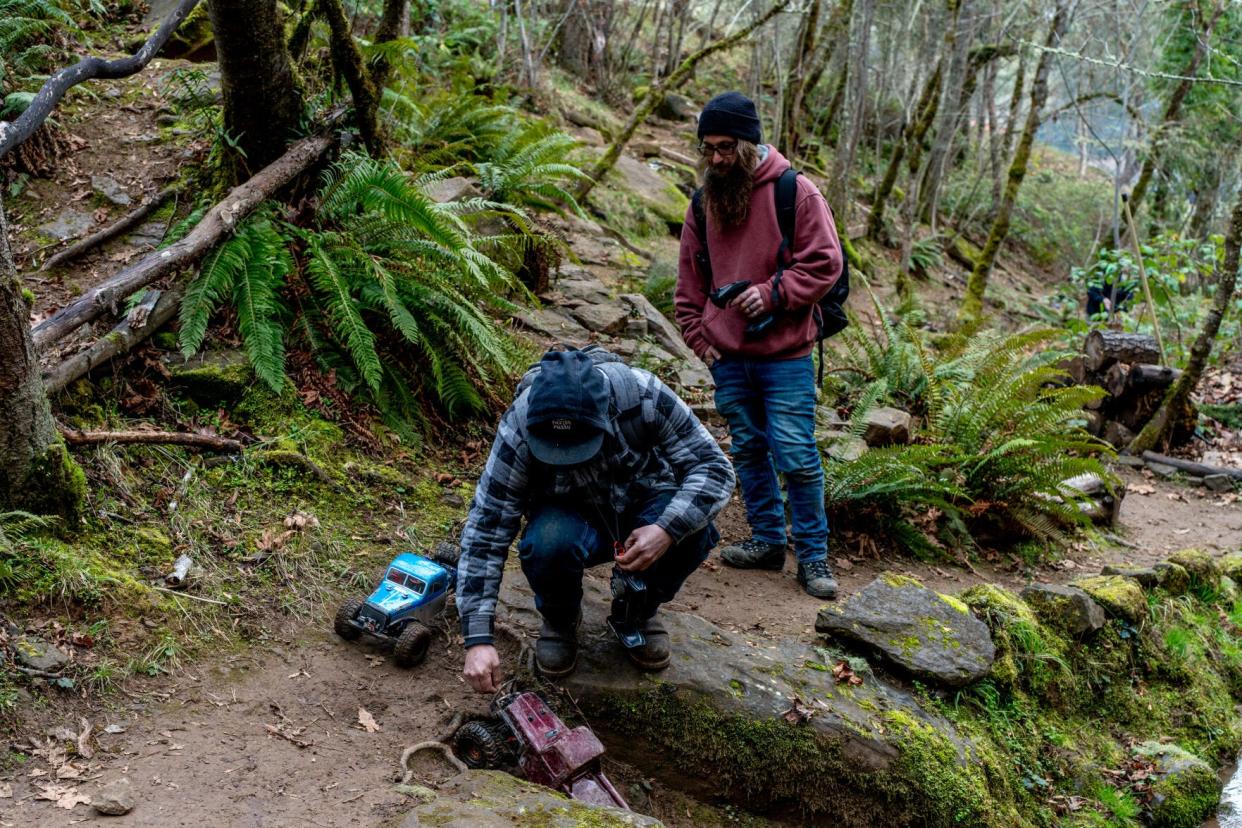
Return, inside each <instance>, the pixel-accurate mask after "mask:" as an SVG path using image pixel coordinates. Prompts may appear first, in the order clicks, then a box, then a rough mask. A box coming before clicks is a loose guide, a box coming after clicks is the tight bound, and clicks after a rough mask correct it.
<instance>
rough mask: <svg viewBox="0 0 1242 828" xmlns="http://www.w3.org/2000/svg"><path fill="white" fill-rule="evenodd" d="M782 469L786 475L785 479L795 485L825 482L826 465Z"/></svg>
mask: <svg viewBox="0 0 1242 828" xmlns="http://www.w3.org/2000/svg"><path fill="white" fill-rule="evenodd" d="M781 471H782V472H783V473H784V475H785V480H787V481H788V482H790V483H792V484H794V485H813V484H822V483H823V482H824V467H823V466H820V465H818V464H814V465H809V466H802V467H800V468H796V469H782V470H781Z"/></svg>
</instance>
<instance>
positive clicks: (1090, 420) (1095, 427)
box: [1083, 411, 1104, 437]
mask: <svg viewBox="0 0 1242 828" xmlns="http://www.w3.org/2000/svg"><path fill="white" fill-rule="evenodd" d="M1083 414H1084V415H1085V416H1086V418H1087V426H1086V428H1087V433H1088V434H1090V435H1091V436H1092V437H1099V436H1100V432H1101V431H1103V430H1104V415H1103V414H1101V413H1100V412H1098V411H1084V412H1083Z"/></svg>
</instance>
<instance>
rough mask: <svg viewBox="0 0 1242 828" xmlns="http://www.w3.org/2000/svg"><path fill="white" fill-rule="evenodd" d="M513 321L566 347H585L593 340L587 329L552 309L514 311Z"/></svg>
mask: <svg viewBox="0 0 1242 828" xmlns="http://www.w3.org/2000/svg"><path fill="white" fill-rule="evenodd" d="M513 321H514V322H516V323H518V324H519V325H521V326H522V327H523V328H528V329H529V330H532V331H534V332H535V333H537V334H542V335H543V336H546V337H548V338H549V339H554V340H556V341H558V342H564V343H565V344H566V345H585V344H586V342H587V340H589V339H590V338H591V334H590V332H589V331H587V329H586V328H584V327H582V326H581V325H579V324H578V323H577V322H576V321H574V320H573V319H570V318H569V317H568V316H566V315H565V314H563V313H558V312H557V311H554V310H551V309H550V308H522V309H521V310H518V311H514V313H513Z"/></svg>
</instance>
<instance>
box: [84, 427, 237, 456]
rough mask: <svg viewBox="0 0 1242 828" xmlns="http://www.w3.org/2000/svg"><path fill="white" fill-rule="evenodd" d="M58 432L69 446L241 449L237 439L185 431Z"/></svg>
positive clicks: (234, 452) (234, 450)
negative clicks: (105, 444) (104, 444)
mask: <svg viewBox="0 0 1242 828" xmlns="http://www.w3.org/2000/svg"><path fill="white" fill-rule="evenodd" d="M60 433H61V434H62V435H64V438H65V442H66V443H68V444H69V445H71V446H90V445H98V444H99V443H140V444H147V445H150V444H159V445H174V446H191V447H193V448H203V449H211V450H212V451H223V452H228V453H230V454H237V453H239V452H240V451H241V450H242V444H241V442H240V441H239V440H233V439H230V438H228V437H216V436H215V435H211V434H191V433H189V432H185V431H78V430H77V429H75V428H69V427H68V426H63V425H62V426H60Z"/></svg>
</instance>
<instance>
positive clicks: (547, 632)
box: [535, 613, 582, 679]
mask: <svg viewBox="0 0 1242 828" xmlns="http://www.w3.org/2000/svg"><path fill="white" fill-rule="evenodd" d="M581 622H582V613H579V614H578V618H577V619H576V620H575V621H574V623H573V625H572V626H568V627H564V626H557V625H555V624H553V623H551V622H550V621H548V619H546V618H545V619H543V626H541V627H540V628H539V640H538V641H536V642H535V666H536V667H538V668H539V672H540V673H542V674H543V675H545V676H547V677H548V678H554V679H555V678H562V677H563V676H567V675H569V674H570V673H572V672H573V671H574V667H576V666H577V665H578V624H580V623H581Z"/></svg>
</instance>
